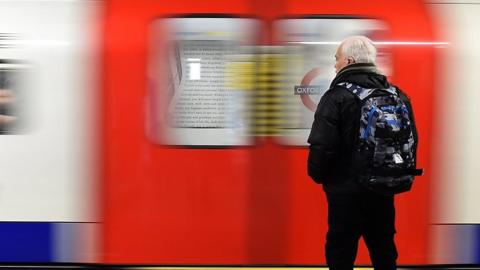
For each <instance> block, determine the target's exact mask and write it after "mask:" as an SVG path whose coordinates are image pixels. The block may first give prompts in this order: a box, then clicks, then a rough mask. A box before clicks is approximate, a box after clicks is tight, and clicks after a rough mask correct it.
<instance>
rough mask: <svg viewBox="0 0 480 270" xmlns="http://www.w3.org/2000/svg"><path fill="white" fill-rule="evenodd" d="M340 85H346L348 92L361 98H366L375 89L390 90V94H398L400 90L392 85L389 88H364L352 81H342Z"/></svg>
mask: <svg viewBox="0 0 480 270" xmlns="http://www.w3.org/2000/svg"><path fill="white" fill-rule="evenodd" d="M337 85H338V86H341V87H344V88H345V89H347V91H348V92H350V93H352V94H353V95H355V96H356V97H358V98H359V99H360V100H364V99H365V98H367V97H368V96H370V95H371V94H372V93H373V92H374V91H375V90H382V91H386V92H389V93H390V94H393V95H398V92H397V90H396V88H395V87H394V86H390V87H389V88H385V89H384V88H363V87H361V86H359V85H357V84H354V83H350V82H342V83H339V84H337Z"/></svg>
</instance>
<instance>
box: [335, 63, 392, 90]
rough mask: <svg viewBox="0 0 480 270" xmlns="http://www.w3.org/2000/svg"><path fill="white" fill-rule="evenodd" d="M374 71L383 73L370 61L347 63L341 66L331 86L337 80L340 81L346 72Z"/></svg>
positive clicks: (379, 73)
mask: <svg viewBox="0 0 480 270" xmlns="http://www.w3.org/2000/svg"><path fill="white" fill-rule="evenodd" d="M351 72H354V73H374V74H378V75H384V74H383V73H382V72H381V71H380V70H379V69H378V68H377V66H375V64H372V63H356V64H351V65H348V66H346V67H344V68H342V69H341V70H340V71H339V72H338V73H337V76H335V78H334V79H333V81H332V84H331V85H332V86H333V85H336V84H337V83H338V82H340V80H341V77H343V76H344V75H345V74H347V73H351Z"/></svg>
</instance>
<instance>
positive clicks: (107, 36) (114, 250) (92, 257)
mask: <svg viewBox="0 0 480 270" xmlns="http://www.w3.org/2000/svg"><path fill="white" fill-rule="evenodd" d="M479 12H480V2H478V3H477V2H475V1H469V2H468V3H467V2H462V1H456V0H438V1H426V2H423V1H419V0H408V1H407V0H405V1H380V0H365V1H361V2H359V1H351V0H341V1H333V0H325V1H321V2H318V1H299V0H278V1H275V3H272V2H271V1H266V0H256V1H251V0H236V1H221V0H217V1H209V0H206V1H190V0H185V1H170V2H158V1H149V0H137V1H110V0H106V1H64V0H52V1H33V0H31V1H30V0H25V1H13V0H12V1H9V0H7V1H0V149H1V150H0V235H1V238H2V241H0V265H1V264H4V265H5V264H9V263H32V264H35V263H99V264H107V265H109V264H132V265H145V264H148V265H191V266H202V265H223V266H225V265H233V266H238V265H241V266H248V265H278V266H320V265H325V264H326V263H325V259H324V255H323V254H324V241H325V233H326V230H327V223H326V207H327V205H326V199H325V195H324V193H323V191H322V188H321V186H318V185H316V184H315V183H314V182H313V181H312V180H311V179H309V178H308V176H307V173H306V158H307V154H308V145H307V144H306V136H308V133H309V128H310V125H311V121H312V119H313V118H312V117H313V112H312V109H314V108H315V106H316V104H317V102H318V99H319V98H320V97H321V94H322V91H325V90H326V89H327V88H328V83H329V81H330V80H331V79H332V78H333V76H334V75H335V74H334V69H333V65H334V55H333V53H334V49H335V48H336V46H338V44H339V42H340V41H341V40H342V39H343V38H345V37H347V36H349V35H367V36H369V37H370V38H371V39H372V40H373V41H374V42H375V43H376V44H377V47H378V52H379V53H378V65H379V66H380V67H381V68H382V70H383V71H384V72H385V73H386V74H387V75H388V77H389V79H390V80H391V81H392V82H393V83H395V84H397V85H399V86H401V87H402V89H404V90H405V91H406V92H407V94H408V95H409V96H410V98H411V99H412V104H413V106H414V108H415V113H416V114H415V117H416V122H417V125H418V129H419V136H420V144H419V152H418V163H419V164H418V166H419V167H421V168H425V174H424V175H423V176H421V177H418V178H416V180H415V183H414V187H413V189H412V191H410V192H408V193H404V194H401V195H398V196H396V199H395V201H396V206H397V213H396V214H397V223H396V224H397V236H396V242H397V246H398V249H399V254H400V256H399V260H398V263H399V265H435V264H442V265H445V264H457V265H462V264H464V265H471V264H480V226H479V224H480V211H478V210H477V205H478V195H477V193H478V187H479V184H478V181H477V178H478V176H479V172H478V170H476V167H477V166H476V160H477V156H478V153H479V150H480V143H479V141H480V140H477V139H478V138H480V128H479V125H480V124H479V122H478V121H477V118H476V115H478V107H479V106H477V104H476V101H477V100H479V92H478V91H477V90H476V89H477V88H478V86H479V84H480V83H479V80H478V75H477V74H476V71H477V70H478V63H479V61H477V60H479V59H480V51H479V50H478V48H477V47H476V44H477V43H478V42H477V41H478V40H477V39H478V37H479V36H480V35H478V34H479V33H478V31H479V30H478V29H477V28H476V15H477V14H478V13H479ZM298 85H310V86H315V87H316V88H318V89H320V91H319V92H316V93H310V94H309V95H296V94H295V86H298ZM357 264H358V265H368V264H370V261H369V259H368V254H367V251H366V248H365V246H364V244H361V246H360V249H359V254H358V257H357Z"/></svg>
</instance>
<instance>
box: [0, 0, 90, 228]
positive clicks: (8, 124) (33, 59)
mask: <svg viewBox="0 0 480 270" xmlns="http://www.w3.org/2000/svg"><path fill="white" fill-rule="evenodd" d="M98 5H99V4H98V2H97V3H95V1H0V74H1V75H0V91H1V95H0V130H1V133H0V221H49V222H53V221H57V222H59V221H65V222H78V221H82V222H84V221H92V220H93V219H94V217H93V211H92V210H93V209H94V208H93V207H94V198H93V195H92V194H93V193H92V187H93V178H92V176H93V167H92V164H94V156H93V150H94V148H93V140H92V136H93V135H94V132H95V131H94V130H93V127H94V125H95V123H94V119H95V115H94V113H95V110H96V108H95V103H96V102H97V100H96V98H95V97H96V96H98V92H95V91H98V88H97V89H95V86H96V85H97V83H96V77H95V76H96V75H95V74H96V70H95V69H96V66H97V65H96V63H95V61H96V59H94V58H92V56H93V54H94V51H95V49H96V48H98V40H97V39H95V37H97V36H98V34H99V32H98V31H96V30H97V28H98V27H96V23H97V21H96V19H97V17H98V14H99V12H98V8H99V6H98ZM97 71H98V70H97Z"/></svg>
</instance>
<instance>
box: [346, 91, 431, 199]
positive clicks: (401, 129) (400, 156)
mask: <svg viewBox="0 0 480 270" xmlns="http://www.w3.org/2000/svg"><path fill="white" fill-rule="evenodd" d="M339 85H340V86H342V87H344V88H346V89H347V90H348V91H349V92H350V93H352V94H353V95H355V97H357V98H358V99H359V100H360V133H359V137H358V140H357V143H356V144H355V145H356V146H355V148H354V149H355V152H354V155H353V166H354V169H355V172H356V173H358V175H357V176H358V177H357V179H358V181H359V183H360V184H362V185H363V186H364V187H366V188H367V189H370V190H372V191H375V192H377V193H380V194H383V195H393V194H397V193H401V192H405V191H408V190H410V188H411V187H412V184H413V179H414V177H415V176H419V175H422V173H423V170H421V169H416V150H417V141H416V140H417V138H416V135H415V134H416V130H415V125H414V124H413V123H412V121H411V120H413V119H410V115H411V114H410V111H409V108H411V107H409V106H407V104H406V102H405V101H404V100H402V98H401V97H400V96H399V93H398V91H397V89H396V88H395V87H393V86H391V87H390V88H388V89H366V88H363V87H360V86H358V85H355V84H352V83H348V82H347V83H340V84H339Z"/></svg>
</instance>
